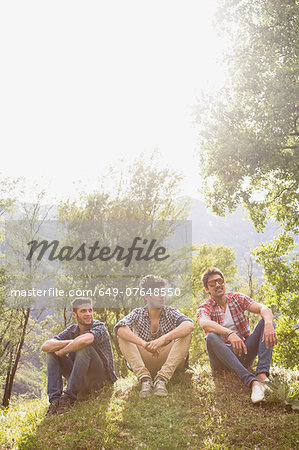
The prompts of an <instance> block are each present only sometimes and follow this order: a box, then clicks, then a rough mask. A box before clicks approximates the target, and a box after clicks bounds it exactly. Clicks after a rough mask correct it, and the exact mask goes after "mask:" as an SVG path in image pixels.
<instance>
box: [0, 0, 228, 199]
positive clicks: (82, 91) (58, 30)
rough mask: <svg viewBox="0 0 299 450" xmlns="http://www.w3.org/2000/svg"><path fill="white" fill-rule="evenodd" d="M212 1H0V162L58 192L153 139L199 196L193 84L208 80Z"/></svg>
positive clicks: (90, 179)
mask: <svg viewBox="0 0 299 450" xmlns="http://www.w3.org/2000/svg"><path fill="white" fill-rule="evenodd" d="M215 7H216V0H210V1H209V2H203V1H198V0H197V1H192V0H191V1H188V0H187V1H184V2H183V1H168V0H163V1H161V0H160V1H156V0H152V1H151V2H145V1H144V0H138V1H137V0H126V1H120V0H117V1H115V0H112V1H111V0H110V1H109V2H107V1H106V2H104V1H99V0H98V1H88V2H82V1H81V2H78V1H64V0H62V1H61V0H59V1H56V0H54V1H51V2H45V1H41V0H38V1H30V0H29V1H26V2H23V1H14V2H2V3H1V6H0V41H1V43H2V45H1V48H0V59H1V66H2V69H1V71H0V123H1V125H0V127H1V130H0V148H1V154H2V157H1V166H0V172H1V173H2V174H4V175H6V176H11V177H19V176H23V177H26V179H27V180H28V185H30V183H32V182H33V180H37V181H38V182H40V183H41V185H44V186H45V187H46V190H47V194H48V195H49V196H50V195H52V194H53V195H55V194H58V195H68V194H71V193H72V192H74V190H75V188H74V184H73V183H74V182H76V181H77V180H82V181H83V183H84V184H86V185H87V186H88V189H90V190H92V189H93V187H94V186H95V185H96V184H97V181H96V180H97V178H98V177H101V174H103V173H104V172H105V170H106V167H107V165H108V164H120V162H119V161H120V158H123V159H124V160H126V161H127V162H128V163H130V162H132V161H133V160H134V158H135V157H136V156H138V155H139V154H140V153H145V154H150V153H151V152H152V151H153V150H154V149H158V150H159V151H160V153H161V155H162V161H161V165H164V166H167V167H171V168H174V169H176V170H180V171H182V173H183V176H184V181H183V184H182V192H183V194H186V195H191V196H193V197H199V194H198V193H197V190H198V188H199V186H200V179H199V176H198V172H199V171H198V159H197V157H196V156H195V154H196V152H197V150H198V144H197V133H198V130H197V129H196V126H194V123H193V116H192V111H193V110H194V106H195V105H196V99H197V98H198V97H199V95H200V92H201V90H203V89H204V90H213V89H217V88H219V87H220V86H221V85H222V84H223V82H224V67H223V66H222V65H221V64H220V63H219V62H218V61H219V59H220V52H221V50H222V47H223V41H222V40H221V38H220V37H218V36H217V34H216V31H215V30H214V27H213V24H212V21H211V18H212V15H213V12H214V10H215Z"/></svg>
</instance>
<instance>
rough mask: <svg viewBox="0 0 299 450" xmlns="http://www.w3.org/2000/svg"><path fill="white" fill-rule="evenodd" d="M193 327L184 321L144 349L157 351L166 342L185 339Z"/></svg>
mask: <svg viewBox="0 0 299 450" xmlns="http://www.w3.org/2000/svg"><path fill="white" fill-rule="evenodd" d="M193 329H194V325H193V323H192V322H190V321H189V320H185V321H184V322H182V323H181V324H180V325H178V326H177V327H176V328H174V329H173V330H171V331H169V332H168V333H166V334H163V336H161V337H159V338H158V339H154V340H153V341H151V342H147V343H146V347H145V348H146V349H147V350H149V351H158V350H159V348H160V347H163V346H164V345H165V344H166V343H167V342H168V341H173V340H174V339H178V338H181V337H185V336H187V335H188V334H190V333H192V331H193Z"/></svg>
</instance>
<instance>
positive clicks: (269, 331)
mask: <svg viewBox="0 0 299 450" xmlns="http://www.w3.org/2000/svg"><path fill="white" fill-rule="evenodd" d="M262 342H265V344H266V348H273V347H274V345H276V344H277V343H278V340H277V336H276V333H275V329H274V327H273V325H272V323H267V324H265V325H264V335H263V339H262Z"/></svg>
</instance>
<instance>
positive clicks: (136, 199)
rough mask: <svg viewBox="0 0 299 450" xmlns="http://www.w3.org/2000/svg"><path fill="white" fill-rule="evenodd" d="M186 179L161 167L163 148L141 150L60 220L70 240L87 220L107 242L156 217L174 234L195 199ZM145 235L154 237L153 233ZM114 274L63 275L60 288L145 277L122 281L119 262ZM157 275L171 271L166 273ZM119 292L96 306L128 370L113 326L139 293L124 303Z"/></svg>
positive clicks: (69, 205)
mask: <svg viewBox="0 0 299 450" xmlns="http://www.w3.org/2000/svg"><path fill="white" fill-rule="evenodd" d="M110 180H113V182H114V186H113V190H108V188H107V186H109V181H110ZM180 182H181V176H180V174H178V173H177V172H175V171H173V170H171V169H169V168H163V167H161V165H160V164H159V155H158V154H157V153H153V154H152V155H151V156H150V157H145V156H144V155H143V154H141V155H140V156H139V157H138V158H136V160H135V161H134V163H133V164H132V165H130V166H129V167H126V166H124V165H122V164H120V165H118V167H117V168H115V167H114V168H111V169H110V171H109V173H108V174H107V176H106V177H104V178H103V182H102V186H99V188H98V189H96V190H95V191H94V192H93V193H86V192H83V193H82V195H81V198H80V200H79V201H75V202H70V201H67V202H64V203H61V204H60V207H59V219H60V220H61V221H65V222H66V224H67V223H69V224H70V226H69V236H68V240H71V239H72V238H76V232H77V230H76V227H74V226H73V225H72V224H73V223H83V222H84V221H91V222H92V221H98V225H97V235H98V236H99V235H100V236H101V237H104V236H105V237H107V242H113V241H114V240H115V239H116V238H117V236H118V235H120V236H121V237H122V238H123V237H124V236H126V235H127V232H128V231H130V229H132V228H133V227H134V222H139V223H141V224H143V223H145V224H146V225H145V230H146V233H147V232H148V228H147V227H151V226H152V222H153V221H157V223H159V224H161V227H162V228H163V232H164V231H165V230H164V228H165V226H166V227H169V228H167V229H166V234H167V235H168V234H170V235H171V233H172V232H173V230H174V229H175V227H176V225H177V223H179V221H180V220H182V219H186V218H187V216H188V212H189V201H188V200H186V199H180V198H179V197H178V196H179V187H180ZM103 221H115V226H114V224H109V227H108V228H107V227H105V226H102V225H101V223H102V222H103ZM167 221H169V225H165V224H167ZM176 221H177V222H176ZM119 224H120V225H119ZM147 224H149V225H147ZM133 229H134V228H133ZM145 236H146V237H148V234H145ZM116 242H117V239H116ZM178 261H179V260H178ZM105 264H106V263H105ZM80 266H81V267H83V266H84V262H82V264H81V263H80ZM163 269H164V267H163ZM180 269H181V267H180ZM178 272H179V270H178ZM99 273H101V271H99ZM136 273H138V272H136ZM172 273H173V272H172ZM110 274H111V275H112V276H111V275H110ZM110 274H109V276H107V277H106V278H104V277H102V278H101V279H99V278H97V277H92V276H90V277H89V276H88V277H81V278H78V276H76V274H74V276H72V274H71V273H70V274H69V275H70V276H69V277H67V278H66V279H65V280H62V282H61V283H62V284H61V285H60V287H63V288H64V290H68V288H67V287H66V286H68V285H71V286H72V287H74V286H78V288H80V289H90V288H92V289H93V291H94V290H95V289H96V290H97V291H98V288H100V287H104V288H105V289H108V288H113V287H115V286H118V283H121V282H123V283H124V282H125V284H126V287H132V288H133V287H134V288H136V287H138V284H139V281H140V277H139V276H137V277H134V276H130V277H127V278H126V277H124V278H123V280H122V279H121V278H120V277H119V274H116V276H115V278H114V277H113V265H111V271H110ZM157 275H161V276H165V273H164V274H162V273H161V274H157ZM174 275H177V278H179V275H180V273H178V274H177V273H176V272H175V273H174ZM189 282H190V277H189ZM121 290H123V289H121ZM118 297H119V298H118V299H117V306H116V307H110V308H104V307H103V308H96V315H98V317H100V319H101V320H103V321H104V322H105V323H106V326H107V329H108V331H109V333H110V336H111V339H112V343H113V347H114V350H116V351H115V352H114V353H115V356H116V362H117V365H118V368H119V370H120V371H121V372H122V373H124V371H125V367H124V366H123V358H122V356H121V353H120V351H119V348H118V342H117V339H116V336H115V334H114V332H113V327H114V325H115V323H116V322H117V321H118V320H119V319H120V318H121V317H122V315H126V314H128V313H129V312H130V310H131V308H132V307H135V306H136V298H135V299H133V300H134V303H132V305H131V306H129V305H128V304H127V303H124V301H123V300H124V298H123V297H124V295H123V294H119V296H118ZM139 297H140V296H138V298H139ZM189 298H190V297H189ZM62 300H64V299H62ZM97 300H98V299H97ZM129 300H130V299H129ZM139 300H142V299H141V298H140V299H139ZM67 301H69V299H67Z"/></svg>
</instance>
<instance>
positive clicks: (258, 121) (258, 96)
mask: <svg viewBox="0 0 299 450" xmlns="http://www.w3.org/2000/svg"><path fill="white" fill-rule="evenodd" d="M298 24H299V21H298V5H297V4H296V2H295V1H294V2H290V1H288V0H281V1H277V0H265V1H263V2H261V1H259V0H223V1H222V2H221V6H220V8H219V11H218V16H217V23H216V25H217V26H218V28H219V31H220V32H221V33H222V34H223V35H224V36H225V37H228V39H230V41H231V43H232V45H231V48H230V49H229V50H228V52H227V54H226V55H225V56H224V59H225V61H226V63H227V67H228V79H227V83H226V86H225V87H224V88H223V89H222V90H221V91H220V92H217V93H215V94H214V95H212V96H208V95H203V97H202V99H201V101H200V104H199V105H198V109H197V121H198V124H199V126H200V141H201V145H200V147H201V150H200V160H201V167H202V175H203V186H202V191H203V192H204V193H205V195H206V198H207V203H208V204H211V205H212V210H213V211H215V212H216V213H217V214H224V212H225V210H226V209H227V208H228V209H229V210H230V211H232V210H234V209H235V208H236V206H238V205H239V204H240V203H243V204H244V205H245V207H246V208H247V209H248V211H249V215H250V217H251V219H252V221H253V223H254V225H255V227H256V229H258V230H262V229H263V228H264V226H265V222H266V220H267V218H268V217H273V218H274V219H275V220H276V221H277V222H279V223H281V224H282V225H283V226H284V228H285V229H286V230H296V228H297V226H298V217H299V215H298V174H299V170H298V164H299V152H298V135H299V131H298V117H299V114H298V105H297V101H296V98H297V89H298V87H297V79H298V63H297V61H298V54H297V52H298V45H297V39H298V31H299V29H298V28H299V26H298Z"/></svg>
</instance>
